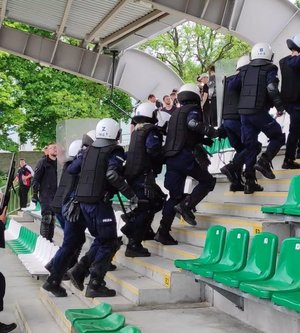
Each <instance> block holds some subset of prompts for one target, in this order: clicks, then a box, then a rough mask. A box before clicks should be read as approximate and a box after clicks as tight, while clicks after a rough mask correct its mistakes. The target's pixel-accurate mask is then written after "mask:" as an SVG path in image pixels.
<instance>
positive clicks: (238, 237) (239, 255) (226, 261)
mask: <svg viewBox="0 0 300 333" xmlns="http://www.w3.org/2000/svg"><path fill="white" fill-rule="evenodd" d="M248 243H249V232H248V230H245V229H242V228H235V229H231V230H230V231H229V232H228V234H227V237H226V241H225V246H224V252H223V255H222V258H221V260H220V261H219V262H218V263H216V264H211V265H203V266H196V265H193V266H192V272H193V273H195V274H197V275H201V276H203V277H207V278H212V277H213V275H214V274H215V273H217V272H235V271H238V270H241V269H243V268H244V267H245V264H246V260H247V252H248Z"/></svg>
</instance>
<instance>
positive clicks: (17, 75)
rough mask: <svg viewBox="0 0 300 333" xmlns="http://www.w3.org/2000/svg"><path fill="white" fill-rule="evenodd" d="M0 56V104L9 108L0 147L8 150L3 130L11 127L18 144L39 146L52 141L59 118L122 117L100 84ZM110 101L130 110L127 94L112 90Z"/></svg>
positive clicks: (4, 54) (17, 58) (104, 87)
mask: <svg viewBox="0 0 300 333" xmlns="http://www.w3.org/2000/svg"><path fill="white" fill-rule="evenodd" d="M0 57H1V62H0V79H1V80H2V81H3V82H4V83H2V85H1V86H0V107H1V108H2V110H8V108H9V112H3V117H4V115H5V117H6V118H5V121H4V119H2V118H0V119H1V126H0V139H1V131H2V133H3V137H4V138H3V140H1V144H0V148H2V149H6V150H11V147H10V146H9V145H8V143H10V144H11V143H12V142H11V141H10V140H8V139H7V133H8V130H9V129H11V128H12V127H13V126H14V127H15V128H16V129H17V131H18V133H19V135H20V139H21V143H23V142H26V140H28V139H30V140H31V141H32V142H33V143H34V144H36V145H37V147H38V148H40V147H43V146H44V145H46V144H47V143H48V142H50V141H55V134H56V133H55V128H56V124H57V122H58V121H60V120H63V119H71V118H85V117H93V118H94V117H96V118H98V117H99V118H101V117H112V118H114V119H126V116H125V115H124V114H123V113H121V112H120V111H118V110H117V109H115V108H114V107H112V106H111V105H110V104H108V103H105V101H106V100H109V99H110V94H111V92H110V89H109V88H108V87H106V86H104V85H101V84H98V83H96V82H93V81H90V80H86V79H83V78H79V77H77V76H75V75H71V74H68V73H64V72H61V71H58V70H56V69H52V68H48V67H41V66H40V65H39V64H37V63H34V62H32V61H28V60H25V59H22V58H19V57H16V56H14V55H9V54H7V53H4V52H1V53H0ZM1 75H2V76H3V79H2V77H1ZM114 101H115V102H116V103H117V104H118V105H119V106H120V107H121V108H123V109H124V110H130V109H131V100H130V97H129V96H128V95H127V94H125V93H123V92H121V91H117V90H116V91H115V92H114ZM12 110H13V111H14V112H11V111H12ZM0 117H1V116H0ZM127 118H128V117H127ZM16 125H17V126H16ZM4 139H5V140H4ZM14 148H15V147H14Z"/></svg>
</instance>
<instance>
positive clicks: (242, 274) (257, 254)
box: [214, 232, 278, 288]
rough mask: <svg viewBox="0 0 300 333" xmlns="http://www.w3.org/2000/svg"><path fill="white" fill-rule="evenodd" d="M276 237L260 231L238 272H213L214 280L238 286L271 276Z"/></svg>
mask: <svg viewBox="0 0 300 333" xmlns="http://www.w3.org/2000/svg"><path fill="white" fill-rule="evenodd" d="M277 248H278V237H277V236H276V235H274V234H272V233H269V232H262V233H260V234H257V235H255V236H254V237H253V239H252V242H251V246H250V251H249V257H248V260H247V264H246V266H245V268H244V269H243V270H241V271H238V272H226V273H216V274H214V280H215V281H217V282H221V283H223V284H225V285H227V286H230V287H234V288H238V287H239V285H240V283H241V282H242V281H243V282H250V281H262V280H266V279H269V278H271V277H272V276H273V275H274V272H275V266H276V258H277Z"/></svg>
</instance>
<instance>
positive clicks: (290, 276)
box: [240, 237, 300, 298]
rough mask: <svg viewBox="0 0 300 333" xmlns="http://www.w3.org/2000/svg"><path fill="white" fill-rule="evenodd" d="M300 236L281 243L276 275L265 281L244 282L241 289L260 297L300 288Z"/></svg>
mask: <svg viewBox="0 0 300 333" xmlns="http://www.w3.org/2000/svg"><path fill="white" fill-rule="evenodd" d="M299 262H300V238H298V237H294V238H286V239H285V240H284V241H283V242H282V245H281V250H280V254H279V258H278V263H277V268H276V271H275V274H274V276H273V277H272V278H271V279H269V280H265V281H258V282H253V283H250V282H249V283H246V282H242V283H241V284H240V289H241V290H242V291H244V292H246V293H249V294H251V295H254V296H256V297H260V298H271V297H272V294H274V293H277V292H283V291H297V290H300V265H299Z"/></svg>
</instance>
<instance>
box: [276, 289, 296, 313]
mask: <svg viewBox="0 0 300 333" xmlns="http://www.w3.org/2000/svg"><path fill="white" fill-rule="evenodd" d="M272 302H273V303H274V304H276V305H280V306H284V307H285V308H288V309H290V310H294V311H297V312H300V291H294V292H286V293H276V294H274V295H273V296H272Z"/></svg>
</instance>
